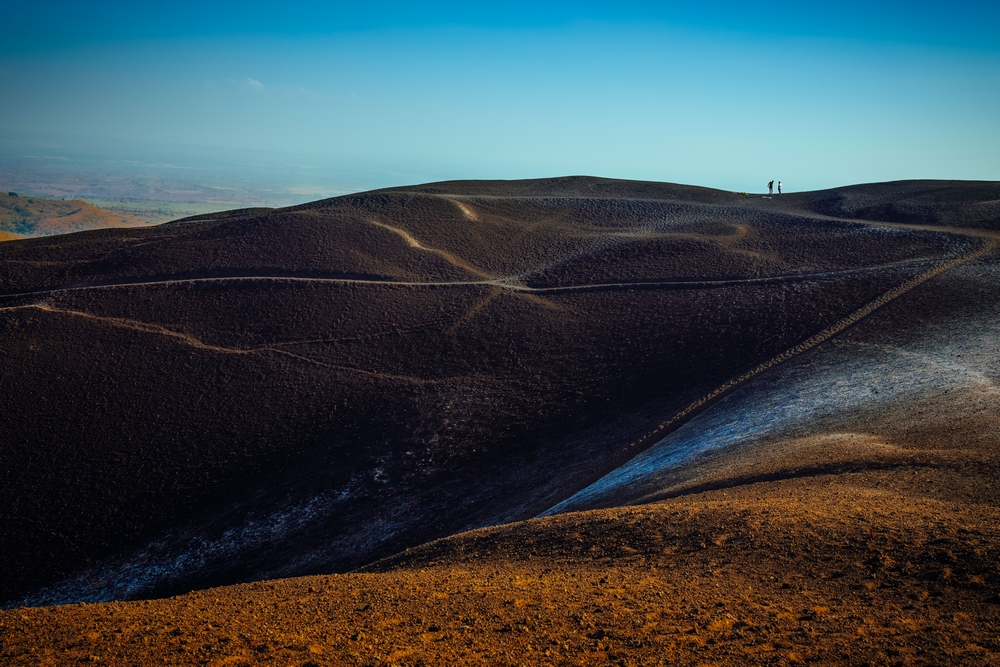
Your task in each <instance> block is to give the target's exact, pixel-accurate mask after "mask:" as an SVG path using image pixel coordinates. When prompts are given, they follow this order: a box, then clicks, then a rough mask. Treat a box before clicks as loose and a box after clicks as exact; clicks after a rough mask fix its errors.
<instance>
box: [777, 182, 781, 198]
mask: <svg viewBox="0 0 1000 667" xmlns="http://www.w3.org/2000/svg"><path fill="white" fill-rule="evenodd" d="M778 195H779V196H780V195H781V181H778Z"/></svg>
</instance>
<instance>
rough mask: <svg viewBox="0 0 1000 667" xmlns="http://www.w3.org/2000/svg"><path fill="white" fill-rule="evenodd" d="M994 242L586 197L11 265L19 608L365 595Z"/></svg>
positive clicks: (0, 309)
mask: <svg viewBox="0 0 1000 667" xmlns="http://www.w3.org/2000/svg"><path fill="white" fill-rule="evenodd" d="M873 187H876V188H878V187H881V186H873ZM942 187H944V186H942ZM984 196H986V195H984ZM989 196H992V195H989ZM985 242H986V241H985V240H984V239H983V238H982V237H980V236H975V235H971V236H970V235H969V234H967V233H965V232H962V231H961V230H956V231H954V233H948V232H947V231H946V230H935V229H912V228H906V227H900V226H892V225H886V224H869V223H867V222H857V221H851V220H840V219H831V216H828V215H819V214H816V213H814V212H812V211H811V210H809V209H808V208H807V207H798V208H797V207H796V206H795V204H794V201H790V200H782V201H780V202H778V201H776V200H762V199H760V198H759V197H758V198H751V197H744V196H739V195H733V194H731V193H719V192H717V191H711V190H707V189H704V188H691V187H686V186H673V185H663V184H648V183H633V182H623V181H611V180H607V179H586V178H572V179H556V180H551V181H545V182H539V183H530V182H529V183H524V182H521V183H514V184H510V183H499V184H498V183H478V184H477V183H458V184H447V183H445V184H431V185H429V186H420V187H415V188H404V189H400V190H394V191H381V192H373V193H363V194H359V195H351V196H348V197H341V198H336V199H331V200H325V201H323V202H317V203H314V204H310V205H305V206H300V207H294V208H291V209H280V210H274V211H269V210H247V211H238V212H233V213H231V214H220V215H213V216H203V217H201V218H196V219H190V220H186V221H180V222H177V223H172V224H169V225H163V226H160V227H155V228H144V229H124V230H99V231H92V232H85V233H80V234H74V235H70V236H63V237H51V238H45V239H29V240H23V241H16V242H12V243H5V244H4V245H3V247H0V260H2V261H0V292H2V294H0V340H3V343H4V353H3V357H2V359H0V374H2V377H3V382H4V386H5V388H7V391H6V392H4V393H3V395H2V396H0V411H2V412H3V414H4V417H5V418H4V420H3V422H2V424H0V429H3V430H2V432H0V440H2V442H3V443H4V450H3V451H4V459H3V462H4V466H3V468H2V470H0V473H2V483H0V501H2V502H0V513H2V519H3V521H2V524H0V525H2V531H0V554H2V559H3V562H2V568H0V572H2V580H0V593H2V594H0V598H2V599H3V600H4V601H9V602H10V604H13V605H16V604H18V603H20V602H29V603H31V604H52V603H57V602H70V601H78V600H90V601H96V600H107V599H128V598H136V597H144V596H156V595H170V594H175V593H180V592H185V591H189V590H192V589H194V588H199V587H207V586H213V585H219V584H224V583H234V582H240V581H253V580H259V579H263V578H271V577H282V576H292V575H300V574H311V573H328V572H343V571H347V570H350V569H352V568H355V567H358V566H360V565H364V564H366V563H370V562H372V561H374V560H376V559H378V558H381V557H384V556H388V555H390V554H393V553H396V552H398V551H400V550H402V549H405V548H406V547H411V546H414V545H418V544H421V543H423V542H426V541H428V540H431V539H434V538H439V537H444V536H447V535H451V534H454V533H457V532H459V531H462V530H465V529H469V528H476V527H480V526H485V525H491V524H497V523H501V522H507V521H515V520H523V519H526V518H529V517H532V516H535V515H537V514H539V513H540V512H543V511H545V510H546V509H548V508H550V507H552V506H553V505H555V504H557V503H559V502H560V501H563V500H565V499H567V498H568V497H570V496H571V495H573V494H574V493H576V492H577V491H579V490H581V489H583V488H584V487H586V486H588V485H589V484H591V483H593V482H595V481H597V480H599V479H601V478H602V477H603V476H605V475H606V474H608V473H610V472H612V471H614V470H616V469H617V468H618V467H619V466H621V465H622V464H624V463H626V462H627V461H629V460H630V459H631V458H632V457H633V456H634V455H635V454H637V453H638V452H639V451H641V450H642V449H643V448H644V447H646V446H648V445H651V444H653V442H646V441H644V440H643V436H645V435H646V434H647V433H649V432H650V431H651V429H653V428H655V427H656V425H658V424H661V423H664V422H665V421H666V420H669V419H670V418H671V416H672V415H676V414H677V413H678V412H680V411H681V410H683V408H684V407H685V406H687V405H689V404H691V402H692V401H694V400H696V399H698V398H699V397H701V396H705V395H706V394H708V393H709V392H711V391H712V390H713V389H715V388H716V387H719V386H720V385H723V384H725V383H726V382H727V381H729V380H731V379H732V378H734V377H738V376H740V375H741V374H742V373H745V372H746V371H747V370H749V369H753V368H754V367H756V366H757V365H759V364H760V363H762V362H764V361H766V360H768V359H771V358H774V357H775V356H776V355H780V354H781V353H783V352H784V351H786V350H788V349H790V348H793V347H794V346H796V345H799V344H800V343H802V341H805V340H808V339H809V338H810V337H811V336H813V335H815V334H817V333H818V332H822V331H824V330H825V329H827V328H828V327H830V326H831V325H832V324H835V323H836V322H838V321H840V320H841V319H843V318H844V317H846V316H848V315H849V314H851V313H853V312H856V311H858V309H859V308H863V307H864V306H865V305H866V304H870V303H872V302H874V301H877V300H878V299H880V298H882V297H883V296H884V295H886V294H892V293H893V290H896V289H897V288H898V287H899V286H900V285H904V284H906V283H907V281H910V280H912V279H913V278H914V277H916V276H920V275H923V274H925V273H926V272H927V271H928V270H931V269H933V267H935V266H938V265H944V264H947V263H948V262H951V261H953V260H954V259H955V258H957V257H962V256H966V255H968V254H969V253H974V252H976V251H977V249H979V248H981V247H983V244H984V243H985ZM935 280H937V279H936V278H935ZM914 313H917V316H919V317H923V316H924V315H920V314H919V312H918V311H914V312H913V313H910V316H911V317H913V316H914ZM931 316H933V317H935V318H936V317H938V315H934V314H931V315H927V317H931ZM706 407H710V406H706ZM691 416H694V415H691ZM664 435H667V433H664Z"/></svg>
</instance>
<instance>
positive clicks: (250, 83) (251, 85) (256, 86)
mask: <svg viewBox="0 0 1000 667" xmlns="http://www.w3.org/2000/svg"><path fill="white" fill-rule="evenodd" d="M243 87H244V88H246V89H248V90H264V84H262V83H261V82H260V81H258V80H257V79H254V78H251V77H249V76H248V77H247V78H246V80H245V81H243Z"/></svg>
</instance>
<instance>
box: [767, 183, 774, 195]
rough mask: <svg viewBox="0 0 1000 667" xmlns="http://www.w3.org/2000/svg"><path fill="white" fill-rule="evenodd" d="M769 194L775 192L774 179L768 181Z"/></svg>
mask: <svg viewBox="0 0 1000 667" xmlns="http://www.w3.org/2000/svg"><path fill="white" fill-rule="evenodd" d="M767 194H769V195H771V194H774V181H768V182H767Z"/></svg>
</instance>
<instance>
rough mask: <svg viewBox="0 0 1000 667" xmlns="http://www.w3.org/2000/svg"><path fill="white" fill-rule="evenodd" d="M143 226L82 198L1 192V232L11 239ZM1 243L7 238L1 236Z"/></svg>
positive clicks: (133, 219)
mask: <svg viewBox="0 0 1000 667" xmlns="http://www.w3.org/2000/svg"><path fill="white" fill-rule="evenodd" d="M142 224H143V223H142V221H141V220H139V219H138V218H135V217H133V216H131V215H128V214H126V213H113V212H111V211H105V210H102V209H99V208H97V207H96V206H92V205H90V204H88V203H87V202H85V201H83V200H82V199H70V200H56V199H44V198H41V197H28V196H24V195H20V196H15V195H11V194H9V193H7V194H2V193H0V232H6V233H10V234H15V235H16V236H15V237H14V238H23V237H30V236H51V235H53V234H68V233H70V232H79V231H85V230H88V229H103V228H107V227H137V226H139V225H142ZM0 240H3V241H6V240H10V238H4V237H0Z"/></svg>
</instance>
